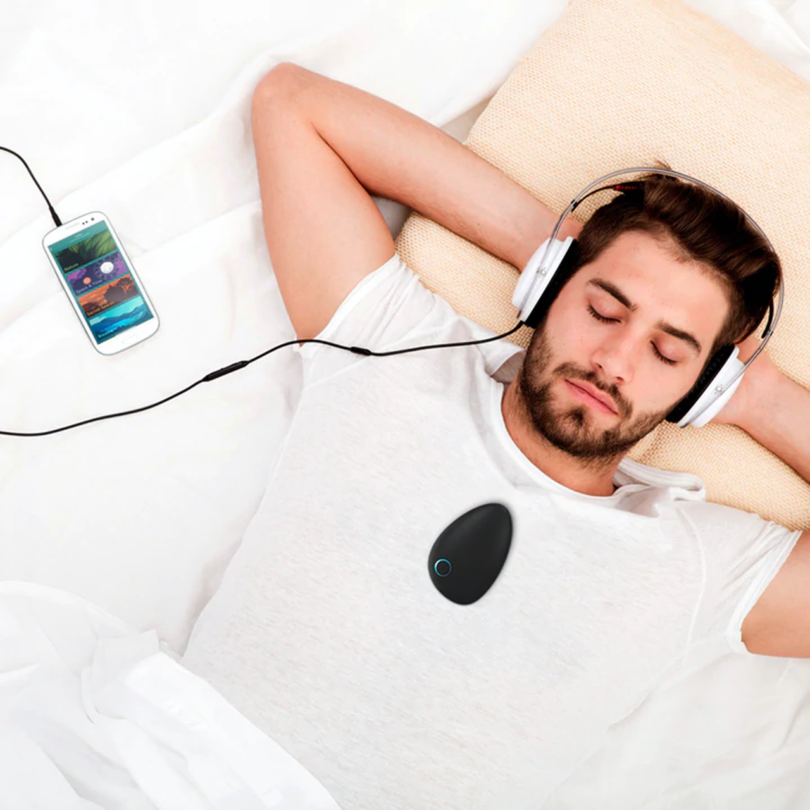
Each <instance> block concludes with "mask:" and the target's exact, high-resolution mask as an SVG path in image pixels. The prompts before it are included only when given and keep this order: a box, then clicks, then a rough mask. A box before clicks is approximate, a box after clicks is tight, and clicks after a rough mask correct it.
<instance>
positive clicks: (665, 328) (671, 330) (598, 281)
mask: <svg viewBox="0 0 810 810" xmlns="http://www.w3.org/2000/svg"><path fill="white" fill-rule="evenodd" d="M588 284H593V286H594V287H599V288H600V289H602V290H604V291H605V292H606V293H610V295H612V296H613V297H614V298H615V299H616V300H617V301H619V303H621V304H624V306H626V307H627V308H628V309H629V310H630V311H631V312H635V311H636V310H637V309H638V304H632V303H630V299H629V298H628V297H627V296H626V295H625V294H624V293H623V292H622V291H621V290H620V289H619V288H618V287H617V286H616V285H615V284H613V283H612V282H610V281H606V280H605V279H603V278H592V279H589V280H588V283H587V284H586V285H585V286H588ZM655 328H656V329H660V330H661V331H662V332H666V333H667V334H668V335H672V337H676V338H679V339H680V340H683V341H684V342H685V343H688V344H689V346H690V347H691V348H692V349H693V350H694V351H695V352H696V353H697V354H700V353H701V351H702V349H701V346H700V343H699V342H698V339H697V338H696V337H695V336H694V335H693V334H692V333H691V332H684V331H683V329H678V328H677V327H675V326H673V325H672V324H671V323H669V322H667V321H664V320H660V321H658V323H656V324H655Z"/></svg>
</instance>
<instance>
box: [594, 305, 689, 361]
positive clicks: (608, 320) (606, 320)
mask: <svg viewBox="0 0 810 810" xmlns="http://www.w3.org/2000/svg"><path fill="white" fill-rule="evenodd" d="M588 311H589V312H590V313H591V315H593V317H594V318H596V320H597V321H602V323H619V321H618V319H617V318H606V317H605V316H604V315H600V314H599V313H598V312H597V311H596V310H595V309H594V308H593V307H592V306H591V305H590V304H589V305H588ZM650 345H651V346H652V347H653V351H654V352H655V354H656V356H657V357H658V359H659V360H661V361H662V362H664V363H666V364H667V365H669V366H674V365H676V364H677V362H678V361H677V360H670V358H669V357H664V355H663V354H661V352H659V351H658V347H657V346H656V345H655V344H654V343H650Z"/></svg>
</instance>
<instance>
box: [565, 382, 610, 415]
mask: <svg viewBox="0 0 810 810" xmlns="http://www.w3.org/2000/svg"><path fill="white" fill-rule="evenodd" d="M568 382H569V383H571V385H573V386H576V387H577V388H581V389H582V390H583V391H584V392H585V393H586V394H590V395H591V396H592V397H593V398H594V399H598V400H599V401H600V402H601V403H602V404H603V405H604V406H605V407H607V408H610V410H611V411H613V413H617V411H616V406H615V405H614V404H613V400H611V399H610V397H607V396H605V395H604V394H603V393H602V392H601V391H600V390H599V389H598V388H594V387H593V386H592V385H588V383H586V382H582V380H577V381H576V382H574V381H573V380H568Z"/></svg>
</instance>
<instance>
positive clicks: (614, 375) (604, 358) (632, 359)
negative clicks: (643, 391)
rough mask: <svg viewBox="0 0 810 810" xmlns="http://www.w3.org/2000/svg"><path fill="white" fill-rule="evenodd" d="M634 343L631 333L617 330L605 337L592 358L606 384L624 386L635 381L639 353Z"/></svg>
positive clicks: (596, 369) (595, 368)
mask: <svg viewBox="0 0 810 810" xmlns="http://www.w3.org/2000/svg"><path fill="white" fill-rule="evenodd" d="M634 343H635V340H634V338H633V336H632V334H630V332H620V330H615V331H614V332H613V334H612V335H610V336H607V337H605V339H604V340H603V341H602V344H601V345H600V346H599V348H597V350H596V351H595V352H594V353H593V356H592V362H593V365H594V370H595V371H597V373H599V375H600V379H601V380H602V381H603V382H604V383H606V384H609V385H622V384H627V383H628V382H630V380H632V379H633V368H634V366H635V363H636V351H637V349H636V347H635V345H634Z"/></svg>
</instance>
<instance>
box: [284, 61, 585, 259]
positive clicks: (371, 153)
mask: <svg viewBox="0 0 810 810" xmlns="http://www.w3.org/2000/svg"><path fill="white" fill-rule="evenodd" d="M279 68H283V69H285V70H287V71H289V72H290V73H291V74H292V75H291V77H290V80H291V84H292V88H293V94H292V100H293V101H294V103H295V104H296V106H297V107H298V109H299V110H301V111H302V112H303V113H304V114H305V115H306V117H307V119H308V120H309V121H310V122H311V123H312V125H313V126H314V127H315V129H316V130H317V131H318V133H319V135H320V136H321V137H322V138H323V139H324V140H325V141H326V142H327V143H328V144H329V146H331V147H332V149H334V151H335V152H336V153H337V154H338V155H339V156H340V158H341V159H342V160H343V161H344V162H345V163H346V165H347V166H348V167H349V169H350V170H351V172H352V174H354V176H355V177H356V178H357V179H358V180H359V181H360V183H361V184H362V185H363V186H364V187H365V188H366V190H367V191H368V192H369V193H371V194H375V195H377V196H379V197H385V198H387V199H391V200H395V201H397V202H400V203H403V204H404V205H407V206H408V207H410V208H412V209H414V210H416V211H418V212H419V213H421V214H423V215H425V216H426V217H429V218H430V219H432V220H433V221H434V222H438V223H439V224H440V225H442V226H444V227H445V228H448V229H449V230H451V231H453V233H456V234H458V235H459V236H463V237H464V238H465V239H468V240H469V241H471V242H473V243H474V244H476V245H478V246H480V247H482V248H483V249H484V250H486V251H487V252H489V253H491V254H492V255H494V256H497V257H498V258H500V259H503V260H504V261H506V262H509V263H510V264H512V265H513V266H514V267H516V268H518V269H520V270H522V269H523V267H524V266H525V265H526V262H527V261H528V260H529V258H530V257H531V255H532V253H533V252H534V251H535V250H536V249H537V248H538V247H539V246H540V244H541V243H542V242H543V241H545V240H546V239H547V238H548V237H549V236H550V235H551V232H552V230H553V229H554V226H555V225H556V223H557V220H558V218H559V215H558V214H555V213H554V212H553V211H552V210H551V209H550V208H548V207H547V206H545V205H544V204H543V203H542V202H540V201H539V200H538V199H536V198H535V197H534V196H533V195H532V194H531V193H530V192H528V191H527V190H526V189H524V188H523V187H522V186H521V185H520V184H519V183H517V182H515V181H514V180H512V179H511V178H509V177H507V176H506V174H504V173H503V172H502V171H501V170H500V169H498V168H497V167H496V166H494V165H493V164H491V163H489V162H488V161H486V160H484V159H483V158H482V157H480V156H479V155H476V154H475V152H473V151H472V150H470V149H468V148H467V147H465V146H464V145H463V144H462V143H460V142H459V141H457V140H456V139H455V138H453V137H451V136H450V135H448V134H447V133H445V132H443V131H442V130H441V129H439V128H438V127H435V126H433V125H432V124H430V123H429V122H427V121H425V120H424V119H422V118H420V117H419V116H416V115H413V114H412V113H410V112H408V111H407V110H404V109H402V108H401V107H399V106H397V105H395V104H392V103H391V102H388V101H386V100H385V99H382V98H380V97H378V96H375V95H373V94H371V93H368V92H366V91H364V90H360V89H359V88H356V87H352V86H351V85H348V84H345V83H343V82H338V81H335V80H333V79H329V78H327V77H326V76H322V75H321V74H318V73H315V72H313V71H310V70H307V69H306V68H304V67H301V66H300V65H295V64H293V63H289V62H285V63H282V65H280V66H279V67H278V68H276V69H279ZM581 229H582V225H581V224H580V223H579V222H577V221H576V220H574V219H572V218H571V217H568V218H567V219H566V221H565V222H564V223H563V225H562V227H561V228H560V232H559V233H558V234H557V238H558V239H565V237H567V236H577V235H578V234H579V231H580V230H581Z"/></svg>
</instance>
